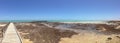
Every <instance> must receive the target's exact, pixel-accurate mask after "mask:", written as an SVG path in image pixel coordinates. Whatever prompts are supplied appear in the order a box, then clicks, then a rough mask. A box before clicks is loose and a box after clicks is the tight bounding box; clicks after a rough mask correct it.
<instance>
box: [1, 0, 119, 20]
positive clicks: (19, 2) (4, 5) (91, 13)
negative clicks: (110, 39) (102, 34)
mask: <svg viewBox="0 0 120 43" xmlns="http://www.w3.org/2000/svg"><path fill="white" fill-rule="evenodd" d="M13 19H17V20H23V19H33V20H35V19H36V20H120V0H0V20H13Z"/></svg>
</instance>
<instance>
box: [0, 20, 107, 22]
mask: <svg viewBox="0 0 120 43" xmlns="http://www.w3.org/2000/svg"><path fill="white" fill-rule="evenodd" d="M34 21H47V22H105V21H104V20H0V22H34Z"/></svg>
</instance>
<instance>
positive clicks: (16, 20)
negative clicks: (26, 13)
mask: <svg viewBox="0 0 120 43" xmlns="http://www.w3.org/2000/svg"><path fill="white" fill-rule="evenodd" d="M32 21H33V20H0V22H32Z"/></svg>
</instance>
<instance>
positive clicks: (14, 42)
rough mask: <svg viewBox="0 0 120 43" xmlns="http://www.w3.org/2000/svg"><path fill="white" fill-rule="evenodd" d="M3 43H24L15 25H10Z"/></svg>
mask: <svg viewBox="0 0 120 43" xmlns="http://www.w3.org/2000/svg"><path fill="white" fill-rule="evenodd" d="M2 43H22V41H21V38H20V36H19V34H18V33H17V30H16V27H15V25H14V24H13V23H10V24H9V25H8V28H7V30H6V32H5V34H4V37H3V40H2Z"/></svg>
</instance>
